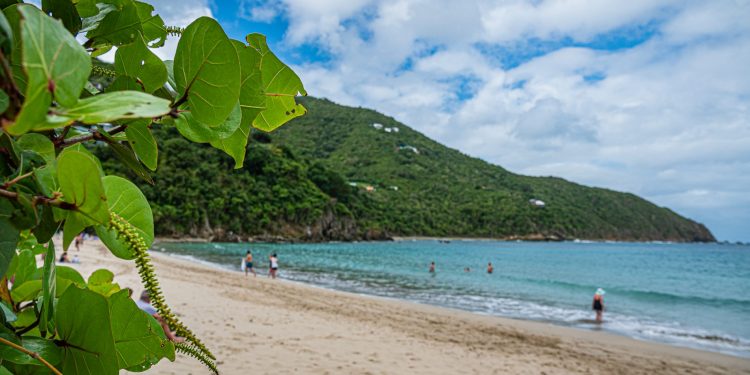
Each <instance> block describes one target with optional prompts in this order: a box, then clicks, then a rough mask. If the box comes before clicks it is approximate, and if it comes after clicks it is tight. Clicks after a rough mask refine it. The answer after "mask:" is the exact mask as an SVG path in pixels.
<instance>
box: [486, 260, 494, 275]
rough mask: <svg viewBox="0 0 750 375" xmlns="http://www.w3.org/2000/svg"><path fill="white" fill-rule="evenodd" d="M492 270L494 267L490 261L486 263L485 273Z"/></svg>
mask: <svg viewBox="0 0 750 375" xmlns="http://www.w3.org/2000/svg"><path fill="white" fill-rule="evenodd" d="M494 270H495V267H492V262H489V263H487V273H492V271H494Z"/></svg>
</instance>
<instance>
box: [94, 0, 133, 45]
mask: <svg viewBox="0 0 750 375" xmlns="http://www.w3.org/2000/svg"><path fill="white" fill-rule="evenodd" d="M101 3H106V7H102V8H100V9H99V13H98V14H97V15H95V16H93V17H92V19H91V20H84V30H86V29H89V30H88V32H87V33H86V38H88V39H89V40H88V41H87V42H86V45H87V46H91V47H102V46H120V45H123V44H128V43H130V42H132V41H133V40H134V39H135V37H136V36H137V35H138V34H139V33H141V32H142V31H143V29H142V27H141V19H140V18H139V17H138V9H137V8H136V5H135V3H134V2H133V1H132V0H120V1H112V0H110V1H101ZM102 16H103V17H102Z"/></svg>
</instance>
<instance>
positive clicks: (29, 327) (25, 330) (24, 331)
mask: <svg viewBox="0 0 750 375" xmlns="http://www.w3.org/2000/svg"><path fill="white" fill-rule="evenodd" d="M39 320H40V317H39V316H37V317H36V320H35V321H34V323H31V324H29V325H28V326H27V327H25V328H22V329H21V330H20V331H18V332H16V335H18V336H21V335H23V334H24V333H26V332H29V331H31V330H32V329H34V327H36V326H38V325H39Z"/></svg>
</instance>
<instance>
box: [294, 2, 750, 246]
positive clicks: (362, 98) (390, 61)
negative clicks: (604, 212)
mask: <svg viewBox="0 0 750 375" xmlns="http://www.w3.org/2000/svg"><path fill="white" fill-rule="evenodd" d="M333 3H336V2H335V1H333V2H326V4H325V5H324V6H323V9H325V10H324V11H323V10H321V11H320V12H325V15H323V16H322V15H321V13H320V12H319V13H315V12H313V13H312V14H307V13H306V11H309V7H310V6H311V5H312V4H317V3H316V2H312V1H305V0H295V1H292V0H286V1H285V4H286V6H287V7H288V12H289V15H291V16H290V18H289V21H290V25H289V30H288V33H289V34H288V35H287V40H288V41H290V42H293V43H304V42H313V43H317V44H318V46H319V47H320V48H323V49H324V50H326V51H328V52H329V53H331V54H332V56H333V58H332V61H330V62H328V63H327V64H326V65H316V64H308V65H303V66H298V67H297V69H298V70H299V71H300V73H301V75H302V78H303V81H304V82H305V83H306V86H307V88H308V91H309V92H310V93H311V94H312V95H317V96H323V97H328V98H330V99H332V100H335V101H337V102H340V103H343V104H349V105H359V106H367V107H372V108H375V109H377V110H380V111H382V112H384V113H386V114H388V115H392V116H395V117H396V118H397V119H399V120H401V121H403V122H405V123H406V124H408V125H411V126H413V127H415V128H417V129H418V130H420V131H422V132H424V133H426V134H427V135H428V136H430V137H433V138H435V139H437V140H438V141H441V142H442V143H445V144H448V145H449V146H452V147H455V148H458V149H460V150H462V151H464V152H467V153H469V154H471V155H474V156H479V157H482V158H484V159H486V160H489V161H491V162H493V163H496V164H499V165H502V166H504V167H506V168H508V169H510V170H513V171H516V172H519V173H524V174H531V175H556V176H561V177H564V178H568V179H571V180H573V181H576V182H580V183H584V184H588V185H595V186H602V187H608V188H612V189H616V190H625V191H630V192H634V193H636V194H639V195H642V196H644V197H646V198H648V199H651V200H652V201H654V202H655V203H657V204H659V205H669V206H670V207H671V208H673V209H675V210H676V211H677V212H680V213H683V214H688V215H691V216H692V217H693V218H695V219H697V220H699V221H704V222H707V223H708V224H711V225H712V226H711V229H712V230H714V232H715V233H717V234H718V235H719V236H720V237H722V236H723V237H724V238H726V237H729V238H735V239H736V238H743V239H745V240H750V231H745V232H742V231H738V230H737V226H736V225H734V224H733V223H734V222H736V221H739V220H743V221H745V222H747V221H748V220H750V202H748V201H747V200H746V199H744V198H743V199H738V194H740V193H744V192H746V191H748V190H750V179H748V178H747V177H743V176H748V175H750V151H748V150H750V105H749V104H748V103H750V23H748V22H747V20H748V19H750V8H749V7H748V2H746V1H715V2H699V1H688V2H677V1H662V2H652V1H645V0H643V1H630V2H626V3H623V2H614V1H594V0H589V1H584V0H568V1H543V2H538V1H531V2H530V1H520V0H518V1H503V2H499V1H484V0H477V1H473V2H453V1H429V2H427V1H420V0H414V1H408V0H385V1H381V2H377V3H371V2H367V1H359V2H353V3H348V4H349V6H347V7H338V6H330V5H331V4H333ZM639 25H640V26H643V25H649V26H648V27H650V28H652V29H653V30H652V31H653V36H652V37H651V38H650V39H649V40H648V41H646V42H645V43H642V44H639V45H637V46H635V47H632V48H620V49H616V50H611V51H607V50H595V49H591V48H586V47H570V48H561V49H557V50H555V51H552V52H550V53H547V54H543V55H541V56H538V57H536V58H534V59H532V60H530V61H526V62H522V63H521V64H520V65H518V66H517V67H515V68H512V69H503V67H502V65H500V64H498V63H497V62H496V61H494V60H493V58H495V57H497V55H498V54H503V53H509V52H507V51H513V48H514V47H517V46H524V45H527V44H526V43H527V41H528V40H529V38H535V39H537V40H550V41H560V40H565V39H566V38H567V40H574V41H580V42H591V41H593V40H595V39H596V38H597V37H598V36H600V35H601V34H603V33H608V32H612V31H618V32H620V33H622V30H630V29H631V28H632V29H633V30H637V29H638V27H639ZM478 43H482V45H487V44H488V43H490V44H494V45H495V47H494V48H493V49H492V51H493V52H492V53H488V52H487V51H486V50H480V49H478V47H477V45H478ZM514 52H518V51H514ZM521 52H526V51H521ZM584 77H587V78H590V79H589V80H587V79H585V78H584ZM591 77H593V78H591ZM467 80H470V81H467ZM466 82H470V84H467V85H462V83H466ZM465 86H469V89H468V91H469V92H468V93H464V95H465V96H468V97H469V98H468V99H467V98H466V97H459V94H458V93H459V92H461V91H462V90H466V87H465ZM696 192H700V193H701V194H697V193H696ZM716 211H721V214H718V213H717V212H716Z"/></svg>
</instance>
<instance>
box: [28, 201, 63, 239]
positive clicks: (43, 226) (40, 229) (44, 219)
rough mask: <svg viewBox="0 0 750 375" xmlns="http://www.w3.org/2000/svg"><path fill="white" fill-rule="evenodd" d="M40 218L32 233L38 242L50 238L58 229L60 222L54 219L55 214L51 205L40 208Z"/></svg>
mask: <svg viewBox="0 0 750 375" xmlns="http://www.w3.org/2000/svg"><path fill="white" fill-rule="evenodd" d="M41 210H42V213H41V215H40V216H41V220H40V221H39V224H37V226H36V227H34V229H32V233H33V234H34V237H36V240H37V241H38V242H41V243H44V242H47V241H49V240H50V239H52V236H54V235H55V233H56V232H57V231H58V230H59V229H60V226H61V225H62V223H61V222H59V221H57V220H55V214H54V212H53V209H52V207H49V206H44V207H42V208H41Z"/></svg>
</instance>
